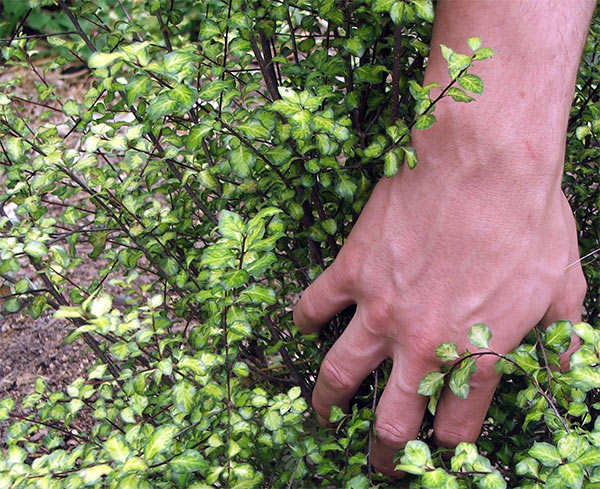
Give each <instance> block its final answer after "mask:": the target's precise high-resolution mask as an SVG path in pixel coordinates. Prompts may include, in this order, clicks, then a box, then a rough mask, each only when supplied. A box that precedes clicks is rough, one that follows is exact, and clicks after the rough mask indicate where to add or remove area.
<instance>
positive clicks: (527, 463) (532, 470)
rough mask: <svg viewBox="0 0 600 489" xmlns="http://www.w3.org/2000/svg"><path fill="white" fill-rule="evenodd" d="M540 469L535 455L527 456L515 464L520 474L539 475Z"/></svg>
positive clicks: (516, 470)
mask: <svg viewBox="0 0 600 489" xmlns="http://www.w3.org/2000/svg"><path fill="white" fill-rule="evenodd" d="M539 471H540V464H539V462H538V461H537V460H536V459H535V458H533V457H525V458H524V459H523V460H521V461H520V462H519V463H518V464H517V465H516V466H515V472H516V473H517V474H518V475H526V476H529V477H538V475H539Z"/></svg>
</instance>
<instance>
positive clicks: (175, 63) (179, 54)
mask: <svg viewBox="0 0 600 489" xmlns="http://www.w3.org/2000/svg"><path fill="white" fill-rule="evenodd" d="M197 57H198V55H197V54H195V53H193V52H190V51H182V50H176V51H172V52H170V53H169V54H167V55H166V56H165V58H164V62H165V70H167V71H168V72H169V73H179V72H180V71H181V70H182V69H183V68H185V67H187V66H188V65H189V64H190V63H193V62H194V61H195V60H196V58H197Z"/></svg>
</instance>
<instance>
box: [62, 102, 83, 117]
mask: <svg viewBox="0 0 600 489" xmlns="http://www.w3.org/2000/svg"><path fill="white" fill-rule="evenodd" d="M62 110H63V114H65V115H66V116H68V117H75V116H78V115H79V107H78V106H77V102H75V100H67V101H66V102H65V103H64V104H63V108H62Z"/></svg>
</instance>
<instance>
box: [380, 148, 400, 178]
mask: <svg viewBox="0 0 600 489" xmlns="http://www.w3.org/2000/svg"><path fill="white" fill-rule="evenodd" d="M399 151H400V150H399V149H398V148H394V149H392V150H390V151H388V152H387V153H386V154H385V156H384V157H383V161H384V163H383V174H384V175H385V176H386V177H388V178H389V177H393V176H394V175H395V174H396V173H398V169H399V168H400V165H401V164H402V157H401V156H400V155H399V154H398V153H399Z"/></svg>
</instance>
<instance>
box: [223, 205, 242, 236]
mask: <svg viewBox="0 0 600 489" xmlns="http://www.w3.org/2000/svg"><path fill="white" fill-rule="evenodd" d="M245 231H246V226H245V225H244V221H242V218H241V217H240V216H239V214H236V213H235V212H231V211H228V210H222V211H221V214H220V215H219V233H220V234H221V236H223V237H224V238H225V239H230V240H232V241H235V242H236V243H241V242H242V235H243V234H244V232H245Z"/></svg>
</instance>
